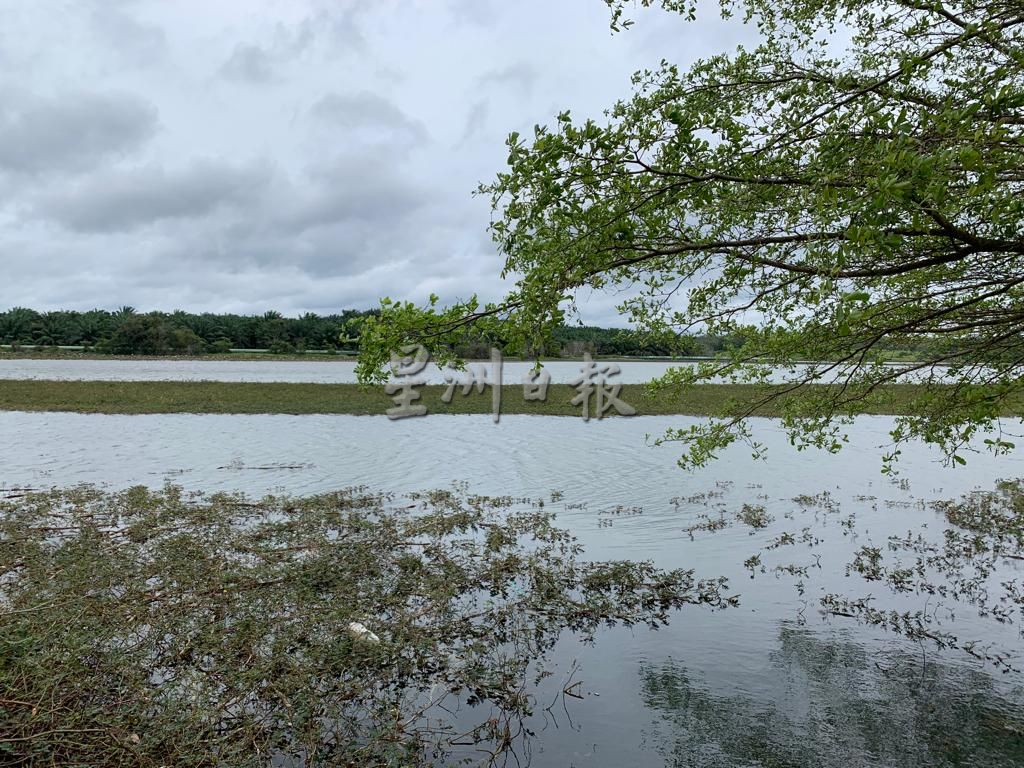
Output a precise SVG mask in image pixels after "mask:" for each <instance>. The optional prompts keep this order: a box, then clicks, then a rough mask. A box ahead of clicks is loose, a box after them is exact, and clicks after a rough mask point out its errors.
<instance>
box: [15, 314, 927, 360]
mask: <svg viewBox="0 0 1024 768" xmlns="http://www.w3.org/2000/svg"><path fill="white" fill-rule="evenodd" d="M376 313H377V311H376V310H357V309H347V310H342V311H341V312H339V313H337V314H332V315H317V314H313V313H306V314H304V315H301V316H299V317H284V316H283V315H282V314H281V313H280V312H273V311H271V312H265V313H263V314H262V315H233V314H211V313H202V314H192V313H189V312H182V311H177V312H146V313H141V312H138V311H136V310H135V309H134V308H133V307H127V306H126V307H121V308H120V309H117V310H115V311H112V312H111V311H108V310H104V309H93V310H89V311H87V312H74V311H56V312H36V311H34V310H32V309H26V308H24V307H15V308H14V309H11V310H8V311H6V312H0V344H5V345H13V346H14V347H16V348H17V347H23V348H29V347H35V348H39V347H42V348H52V347H84V348H85V349H86V350H87V351H89V352H97V353H103V354H113V355H202V354H218V353H227V352H229V351H231V350H233V349H235V350H237V349H245V350H267V351H269V352H272V353H275V354H302V353H304V352H306V351H313V350H316V351H321V352H328V353H331V352H346V351H347V352H354V351H355V350H356V349H358V347H359V334H360V329H361V327H362V325H363V323H364V322H365V321H366V318H367V317H370V316H371V315H375V314H376ZM756 333H758V331H757V329H755V328H748V329H746V330H743V329H740V330H738V331H737V332H735V333H733V334H731V335H728V336H721V335H717V336H713V335H696V336H672V337H662V338H652V337H651V336H649V335H641V334H638V333H636V332H634V331H630V330H627V329H621V328H597V327H593V326H562V327H560V328H558V329H556V330H555V332H554V334H553V336H554V338H553V344H552V345H551V346H550V347H548V346H546V347H545V349H544V356H545V357H573V358H578V357H580V356H581V355H582V354H583V353H584V352H590V353H592V354H596V355H605V356H693V357H704V356H713V355H716V354H718V353H720V352H723V351H725V350H727V349H729V348H732V347H738V346H742V344H743V343H744V341H745V339H746V337H747V336H748V335H750V334H756ZM931 343H934V342H932V341H929V340H909V339H908V340H904V341H900V342H898V343H889V344H886V347H885V348H886V349H887V350H890V351H893V352H899V353H901V354H904V355H911V356H912V355H913V354H914V353H915V352H917V351H920V350H919V347H920V346H921V345H928V344H931ZM498 346H499V347H501V346H503V345H502V344H501V343H500V341H499V342H498ZM455 351H456V352H457V353H458V354H459V355H461V356H462V357H466V358H486V357H487V356H488V354H489V353H490V341H489V340H485V339H483V338H481V337H479V336H477V335H476V334H474V332H473V330H471V329H467V333H466V335H465V338H464V340H463V341H462V342H461V343H460V344H459V345H458V346H457V347H456V350H455Z"/></svg>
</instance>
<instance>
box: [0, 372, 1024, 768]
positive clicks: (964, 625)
mask: <svg viewBox="0 0 1024 768" xmlns="http://www.w3.org/2000/svg"><path fill="white" fill-rule="evenodd" d="M104 364H105V365H107V363H104ZM131 365H135V364H131ZM203 365H205V364H203ZM231 365H236V366H237V365H245V364H236V363H232V364H231ZM257 365H262V367H263V368H267V367H272V366H268V365H267V364H257ZM277 365H285V366H293V365H305V364H292V363H280V364H277ZM333 365H335V364H334V363H329V364H324V367H328V368H329V367H331V366H333ZM135 371H136V374H137V371H138V368H135ZM0 375H3V374H2V373H0ZM135 378H139V376H138V375H136V376H135ZM692 423H694V419H690V418H686V417H636V418H632V419H610V420H604V421H601V422H598V421H594V420H592V421H590V422H586V423H585V422H584V421H583V420H582V419H574V418H546V417H531V416H504V417H503V418H502V419H501V422H500V423H498V424H494V423H493V422H492V421H491V418H490V417H489V416H486V415H484V416H428V417H425V418H421V419H406V420H399V421H394V422H392V421H389V420H388V419H386V418H383V417H357V416H220V415H186V414H181V415H145V416H109V415H82V414H69V413H35V414H24V413H0V435H2V436H3V440H2V441H0V487H6V488H14V487H33V488H41V487H50V486H69V485H74V484H77V483H96V484H99V485H106V486H108V487H110V488H124V487H128V486H131V485H136V484H144V485H148V486H154V487H159V486H161V485H163V484H164V483H165V482H171V483H175V484H178V485H182V486H184V487H185V488H189V489H201V490H205V491H217V490H241V491H245V492H246V493H248V494H250V495H257V496H258V495H261V494H264V493H269V492H273V493H289V494H310V493H316V492H320V491H327V490H333V489H338V488H342V487H347V486H352V485H368V486H371V487H374V488H380V489H384V490H389V491H395V492H407V491H415V490H426V489H433V488H443V487H448V486H450V485H451V483H453V482H462V481H465V482H467V483H468V484H469V488H470V490H471V491H472V492H474V493H483V494H494V495H502V496H505V495H511V496H528V497H533V498H545V499H546V500H547V505H546V506H547V508H548V509H550V510H552V511H555V512H556V513H557V521H558V523H559V524H560V525H561V526H562V527H565V528H568V529H569V530H571V531H572V532H573V533H574V534H575V535H576V536H577V537H578V538H579V540H580V541H581V543H582V544H583V545H584V546H585V548H586V553H587V556H588V557H591V558H594V559H608V558H632V559H644V560H652V561H654V562H655V564H656V565H658V566H661V567H671V568H677V567H682V568H692V569H695V571H696V573H697V575H698V576H701V577H714V576H719V575H726V576H728V577H729V578H730V586H731V588H730V593H731V594H738V595H739V596H740V599H741V604H740V607H739V608H735V609H728V610H725V611H721V612H711V611H709V610H707V609H704V608H688V609H685V610H683V611H681V612H679V613H677V614H675V615H674V617H673V620H672V623H671V625H670V626H669V627H668V628H664V629H661V630H659V631H651V630H648V629H646V628H633V629H622V628H619V629H611V630H606V631H602V632H601V633H599V635H598V637H597V642H596V643H595V644H594V645H592V646H591V645H584V644H581V643H580V642H579V641H578V640H576V639H575V638H573V637H566V638H565V639H564V640H563V641H562V642H561V643H560V644H559V645H558V647H557V648H556V649H555V652H554V656H553V660H554V662H555V663H556V675H555V676H554V677H553V678H552V679H550V680H549V681H548V683H547V684H546V687H544V688H543V689H542V690H541V691H540V692H539V694H538V696H539V700H540V705H539V706H538V707H537V712H536V714H535V716H534V717H533V719H532V721H531V723H530V725H531V728H532V730H533V731H534V732H535V734H536V736H535V737H534V738H532V739H530V740H529V741H528V742H526V743H524V744H522V745H520V747H519V749H520V750H521V752H520V755H519V757H520V759H522V760H523V761H524V763H525V760H526V759H527V758H529V759H532V764H533V765H536V766H595V767H596V768H621V767H628V766H722V767H723V768H724V767H725V766H730V767H731V766H764V767H765V768H768V767H769V766H793V767H794V768H804V767H806V768H812V767H817V766H843V767H844V768H846V767H848V766H898V767H900V768H902V767H903V766H991V767H993V768H1001V767H1002V766H1006V767H1009V766H1019V765H1024V687H1022V686H1024V678H1022V676H1021V673H1016V672H1012V673H1007V674H1003V673H1000V672H999V671H997V670H995V669H994V668H993V667H991V666H987V665H986V663H984V662H982V661H979V660H977V659H974V658H972V657H970V656H968V655H967V654H965V653H963V652H960V651H944V652H940V651H938V650H937V649H936V648H935V647H933V646H931V645H928V644H920V643H916V642H910V641H907V640H905V639H902V638H900V637H898V636H895V635H892V634H887V633H886V632H885V631H883V630H881V629H878V628H873V627H866V626H862V625H861V624H859V623H857V622H856V621H855V620H853V619H846V618H840V617H835V618H830V619H825V618H824V617H823V616H822V615H821V614H820V612H819V609H818V598H819V597H820V596H821V595H822V594H824V593H826V592H840V593H843V594H847V595H850V596H858V597H859V596H864V595H867V594H869V593H870V594H874V595H875V597H877V599H878V602H879V605H878V607H882V608H896V609H899V610H911V611H914V610H921V609H925V608H927V609H929V610H931V611H933V612H934V614H935V616H936V620H937V621H939V622H940V623H939V624H938V625H937V627H938V628H940V629H943V630H950V631H954V632H955V634H958V635H959V636H961V637H963V638H965V639H967V638H978V639H981V640H984V641H985V642H986V643H990V644H992V645H993V646H995V647H998V648H1001V649H1003V650H1008V651H1010V652H1011V656H1012V660H1013V661H1014V666H1017V667H1024V658H1021V657H1022V655H1024V653H1022V651H1024V643H1022V640H1021V636H1020V634H1019V631H1018V627H1017V625H1005V626H1000V625H994V624H992V623H991V622H990V621H987V620H984V619H981V618H979V617H977V616H976V615H973V614H972V611H971V610H970V609H968V608H960V609H959V610H958V611H957V612H956V616H955V619H954V618H952V617H950V616H949V614H948V612H946V611H945V610H944V609H943V606H941V605H940V603H941V601H937V599H936V598H935V597H934V596H931V597H929V596H925V595H916V594H910V595H902V596H900V597H899V598H896V597H894V596H892V595H890V594H889V593H888V592H887V591H886V589H885V588H884V587H883V586H880V585H878V584H867V583H866V582H864V581H862V580H861V579H860V578H859V577H857V576H848V575H847V571H846V568H845V565H846V563H847V562H848V561H849V559H850V556H851V553H852V552H853V550H854V549H855V548H856V547H858V546H860V545H862V544H866V543H873V544H875V545H879V546H882V547H884V546H885V543H886V539H887V537H888V536H889V535H893V534H905V533H906V532H907V531H910V530H912V531H915V532H917V531H924V532H926V533H928V534H929V535H936V536H939V535H941V530H942V528H943V527H944V525H945V523H944V520H943V518H942V517H941V516H940V515H939V514H938V513H937V512H935V511H934V510H933V509H932V508H931V506H930V502H931V501H933V500H936V499H944V498H955V497H957V496H959V495H960V494H962V493H965V492H968V491H970V490H972V489H975V488H981V489H990V488H991V487H992V486H993V484H994V482H995V481H996V480H997V479H998V478H1003V477H1016V476H1021V475H1024V471H1022V470H1024V465H1022V461H1021V457H1020V456H1013V455H1011V456H1008V457H999V458H996V457H992V456H989V455H987V454H982V455H977V456H969V463H968V465H967V466H966V467H959V468H956V469H951V468H947V467H945V466H943V465H942V463H941V462H940V461H939V459H940V457H939V456H938V454H937V453H935V452H934V451H931V450H929V449H927V448H926V447H924V446H921V445H913V446H909V447H907V448H905V449H904V451H903V456H902V460H901V462H900V465H899V466H900V470H901V475H900V477H898V478H896V479H895V480H893V479H889V478H887V477H885V476H883V475H882V474H881V473H880V468H881V460H880V457H881V455H882V450H881V449H880V446H883V445H884V444H885V443H886V441H887V439H888V432H889V430H890V429H891V428H892V419H891V418H888V417H866V418H860V419H858V420H857V421H856V422H855V423H854V424H853V426H852V427H851V432H850V444H849V445H848V446H847V447H845V448H844V449H843V451H842V452H841V453H840V454H838V455H836V456H831V455H827V454H820V453H807V452H804V453H798V452H796V451H794V450H793V449H792V448H790V447H789V446H788V445H787V442H786V439H785V436H784V435H783V434H782V432H781V430H780V429H779V428H778V425H777V423H776V422H774V421H771V420H756V421H755V423H754V429H755V437H756V438H757V439H758V440H760V441H761V442H764V443H765V444H767V446H768V459H767V461H756V460H753V459H752V458H751V457H750V455H749V452H748V451H747V450H745V449H744V448H743V446H739V445H737V446H733V447H731V448H729V449H728V450H726V451H723V452H722V455H721V456H720V458H719V460H718V461H717V462H716V463H714V464H713V465H712V466H710V467H708V468H707V469H704V470H701V471H699V472H696V473H686V472H683V471H682V470H680V469H679V468H678V467H677V466H676V459H677V457H678V454H679V452H680V451H679V447H678V446H674V445H672V444H666V445H662V446H659V447H652V446H650V445H649V444H648V443H647V440H646V437H647V436H648V435H650V436H652V437H653V436H657V435H660V434H662V433H663V432H664V430H665V429H666V428H668V427H685V426H687V425H689V424H692ZM554 491H559V492H561V494H562V496H561V497H558V496H555V497H554V499H555V500H552V499H553V497H552V492H554ZM745 503H747V504H756V505H760V506H763V507H764V508H765V511H766V512H767V514H768V515H770V516H771V517H772V518H773V519H774V522H772V523H771V524H770V525H769V526H768V527H767V528H764V529H763V530H755V529H753V528H750V527H747V526H744V525H741V524H740V525H736V526H732V527H729V528H725V529H724V530H720V531H717V532H708V531H702V530H695V531H693V532H692V533H691V532H690V531H688V530H687V529H690V528H692V527H694V526H700V524H701V523H702V521H705V520H708V519H715V518H716V517H717V516H720V515H722V514H724V515H725V516H726V517H727V518H728V519H732V518H733V517H734V516H735V512H736V511H738V510H739V509H740V508H741V506H742V505H743V504H745ZM851 516H853V517H852V518H851ZM851 520H852V521H853V522H852V523H848V522H847V521H851ZM805 527H806V528H808V529H809V530H811V531H812V532H813V534H814V536H815V537H816V538H820V539H821V543H820V544H819V545H818V546H817V547H816V548H815V549H813V550H811V549H809V548H807V547H806V546H793V547H784V548H780V549H779V550H775V551H772V552H770V553H766V555H765V562H766V565H768V566H769V569H768V573H766V574H760V573H759V574H757V576H756V578H753V579H751V577H750V573H749V571H748V570H747V569H745V568H744V567H743V561H744V560H745V559H746V558H747V557H749V556H750V555H752V554H755V553H756V552H758V551H759V550H760V548H761V547H762V546H763V545H764V544H766V543H767V542H768V541H769V540H770V539H772V538H774V537H776V536H778V534H779V533H780V532H782V531H793V532H799V531H801V529H803V528H805ZM783 550H785V551H783ZM787 563H792V564H796V565H808V566H812V567H811V568H810V570H809V576H808V577H807V578H806V579H804V580H803V583H802V584H798V582H800V579H799V578H798V577H792V576H788V575H779V576H776V575H775V574H774V573H772V572H771V567H772V566H774V565H781V564H787ZM818 564H820V566H821V567H820V568H819V567H817V565H818ZM1021 565H1022V564H1021V563H1010V564H1008V565H1007V567H1006V573H1005V576H1006V577H1007V578H1018V579H1020V578H1022V577H1024V568H1021V567H1020V566H1021ZM798 587H799V588H798ZM801 589H802V593H801V591H800V590H801ZM570 682H580V683H581V685H580V687H579V688H578V689H574V690H578V691H579V693H580V695H582V697H583V698H582V699H579V700H577V699H571V698H570V699H566V700H565V702H564V703H565V707H564V708H563V706H562V703H561V702H559V704H558V706H556V707H552V708H551V709H550V710H546V709H545V708H546V707H547V704H548V703H549V702H550V701H552V700H553V699H556V698H557V695H558V692H559V691H560V690H561V687H563V686H565V685H567V684H569V683H570Z"/></svg>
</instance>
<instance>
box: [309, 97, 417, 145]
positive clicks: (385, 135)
mask: <svg viewBox="0 0 1024 768" xmlns="http://www.w3.org/2000/svg"><path fill="white" fill-rule="evenodd" d="M310 114H311V115H312V116H313V117H314V118H316V119H318V120H322V121H325V122H328V123H330V124H331V125H332V126H336V127H338V128H344V129H348V130H349V131H352V132H357V133H361V136H358V137H353V138H362V139H365V140H367V141H368V142H374V141H380V140H389V139H390V140H397V141H402V142H411V143H415V144H419V143H422V142H424V141H426V139H427V136H428V134H427V129H426V127H425V126H424V125H423V124H422V123H421V122H419V121H418V120H414V119H412V118H410V117H409V116H408V115H406V114H405V112H403V111H402V110H401V109H399V108H398V107H396V106H395V105H394V104H393V103H392V102H390V101H388V100H387V99H385V98H383V97H381V96H378V95H377V94H375V93H370V92H369V91H360V92H358V93H350V94H340V93H330V94H327V95H326V96H324V97H323V98H321V99H320V100H319V101H317V102H316V103H315V104H314V105H313V106H312V107H311V108H310Z"/></svg>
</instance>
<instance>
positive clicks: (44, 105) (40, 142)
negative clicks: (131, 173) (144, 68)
mask: <svg viewBox="0 0 1024 768" xmlns="http://www.w3.org/2000/svg"><path fill="white" fill-rule="evenodd" d="M3 101H4V102H6V103H5V104H2V105H0V171H3V170H7V171H13V172H19V173H44V172H51V171H53V172H75V171H84V170H89V169H90V168H93V167H95V166H97V165H98V164H100V163H101V162H103V161H104V160H107V159H109V158H111V157H115V156H119V155H125V154H128V153H130V152H132V151H133V150H136V149H138V148H140V147H141V146H142V145H143V144H145V142H146V141H147V140H148V139H149V138H150V137H152V136H153V135H154V134H155V133H156V129H157V112H156V110H155V109H154V108H153V107H152V106H151V105H150V104H149V103H148V102H146V101H143V100H142V99H140V98H138V97H137V96H132V95H129V94H89V93H78V94H66V95H62V96H60V97H53V98H50V99H29V100H28V101H27V102H26V103H23V104H19V103H18V99H17V98H13V99H12V98H5V99H4V100H3ZM0 103H2V102H0Z"/></svg>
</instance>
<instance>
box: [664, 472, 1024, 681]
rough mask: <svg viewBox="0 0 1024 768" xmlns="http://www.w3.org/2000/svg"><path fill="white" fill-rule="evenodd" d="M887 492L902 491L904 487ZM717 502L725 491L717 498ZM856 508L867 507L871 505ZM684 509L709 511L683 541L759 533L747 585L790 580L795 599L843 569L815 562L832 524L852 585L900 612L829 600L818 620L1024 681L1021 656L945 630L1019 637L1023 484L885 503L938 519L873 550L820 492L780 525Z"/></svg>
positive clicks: (796, 504)
mask: <svg viewBox="0 0 1024 768" xmlns="http://www.w3.org/2000/svg"><path fill="white" fill-rule="evenodd" d="M892 482H893V483H894V484H895V485H898V486H900V487H901V488H904V489H906V488H907V487H908V486H907V484H906V480H905V479H903V480H899V481H896V480H893V481H892ZM720 495H721V496H724V495H725V491H724V490H723V491H719V492H718V493H716V494H715V497H716V498H717V497H718V496H720ZM758 498H762V497H760V496H759V497H758ZM764 498H766V497H764ZM860 500H861V501H863V502H865V503H866V502H868V501H872V502H873V501H875V498H874V497H861V499H860ZM684 502H685V504H686V506H692V507H694V508H696V509H698V510H699V509H701V507H707V508H708V509H707V510H706V511H698V512H697V514H696V515H695V517H694V522H693V523H692V524H691V525H690V526H689V527H687V528H684V532H685V533H688V534H689V537H690V538H691V539H694V538H695V536H696V534H702V535H704V534H715V533H717V532H719V531H722V530H725V529H728V528H731V527H733V526H735V525H736V524H737V523H741V524H743V526H745V527H747V528H749V529H750V530H749V533H750V534H751V535H755V534H757V533H760V532H761V531H764V536H763V537H761V539H759V546H758V549H757V551H756V552H754V553H753V554H752V555H750V557H748V558H747V559H746V561H745V562H744V563H743V565H744V567H745V568H746V569H747V570H748V572H749V574H750V577H751V578H756V577H757V576H758V575H772V576H775V577H779V578H781V577H787V578H790V579H792V581H793V584H794V586H795V587H796V590H797V592H798V594H799V595H800V596H805V595H806V594H807V592H808V590H809V587H810V584H811V582H813V581H814V577H815V574H816V573H818V572H820V571H822V570H823V569H825V568H829V567H831V568H833V569H834V568H840V569H842V568H843V567H844V566H843V564H842V563H835V562H833V563H827V562H823V560H824V559H825V555H826V552H827V551H828V550H827V549H825V548H824V547H823V546H822V545H823V544H825V543H826V542H825V539H826V536H827V530H828V528H829V526H828V524H827V520H828V518H833V519H834V521H835V522H838V531H839V532H840V534H841V536H843V537H844V538H846V539H848V540H849V541H850V543H851V544H856V546H855V547H854V548H853V549H852V551H851V552H850V557H849V561H848V562H847V563H845V571H846V575H847V576H857V577H859V580H862V581H863V583H864V584H865V585H867V586H868V587H869V588H871V589H872V590H875V589H877V588H878V587H881V588H883V589H884V590H885V591H886V592H888V593H889V594H890V596H892V597H894V598H895V603H894V604H897V605H900V607H899V608H894V607H892V605H891V604H890V603H891V602H892V601H887V600H886V599H885V597H884V595H879V594H877V593H872V594H867V595H862V594H838V593H837V592H835V591H828V592H822V593H820V594H819V596H818V599H817V608H818V609H819V611H820V612H821V613H822V614H824V615H826V616H830V617H834V618H839V619H855V620H857V621H859V622H861V623H863V624H866V625H869V626H875V627H879V628H881V629H884V630H887V631H891V632H893V633H895V634H897V635H901V636H903V637H906V638H909V639H911V640H914V641H918V642H922V643H927V644H929V645H931V646H933V647H935V648H938V649H951V650H956V651H961V652H964V653H966V654H968V655H970V656H972V657H974V658H976V659H978V660H982V661H985V662H986V663H990V664H992V665H994V666H995V667H997V668H998V669H1000V670H1001V671H1003V672H1021V671H1024V657H1022V656H1021V653H1020V650H1019V648H1017V647H1005V646H1002V645H1000V642H1001V641H994V640H993V639H992V638H991V637H963V636H960V635H959V634H957V633H956V632H955V631H954V627H953V622H954V619H955V616H956V614H957V612H958V611H959V610H962V609H964V608H967V609H969V610H971V611H972V612H974V613H976V614H977V616H978V617H980V618H982V619H985V620H987V621H991V622H992V624H993V625H1005V626H1016V627H1017V632H1016V633H1014V634H1016V635H1017V637H1018V639H1019V638H1020V637H1021V636H1024V579H1022V578H1021V574H1020V572H1019V569H1017V568H1015V567H1014V566H1015V565H1017V564H1019V563H1021V562H1024V480H1022V479H1015V480H1003V481H1000V482H999V483H998V484H997V486H996V488H995V489H993V490H991V491H975V492H973V493H970V494H968V495H966V496H964V497H963V498H961V499H959V500H945V501H937V502H931V503H928V504H926V503H925V502H924V501H923V500H918V501H917V502H916V503H914V502H911V501H904V502H901V503H895V502H890V505H891V506H893V507H898V506H914V507H916V508H917V510H918V511H919V512H922V513H923V512H924V510H925V509H927V508H929V507H930V508H931V509H932V510H933V511H934V512H935V513H937V514H938V515H939V516H940V524H939V526H937V529H936V530H934V531H933V530H932V529H931V527H930V526H929V525H928V521H927V520H921V519H917V520H914V521H913V522H911V523H910V524H911V525H913V527H912V528H911V529H910V530H908V531H907V532H906V533H905V534H899V535H890V536H888V537H886V539H885V540H884V541H882V542H881V543H877V542H874V541H873V540H872V539H871V537H870V536H869V535H867V531H864V530H861V526H859V525H858V522H857V515H856V513H849V514H845V515H844V514H841V510H840V508H839V504H838V502H836V501H835V500H834V499H833V498H832V496H831V494H829V493H828V492H824V493H821V494H818V495H816V496H808V495H803V496H798V497H796V498H794V499H792V500H791V504H792V506H791V507H790V509H789V510H788V511H786V512H785V514H784V515H782V516H781V517H782V519H779V520H777V519H776V518H775V517H774V516H773V515H771V514H769V513H768V512H767V510H766V508H765V507H764V506H762V505H760V504H750V503H742V506H741V507H740V509H739V510H738V511H737V512H736V513H735V514H733V515H731V516H730V515H728V514H727V510H728V507H729V504H728V502H727V501H716V502H715V503H714V504H713V505H712V504H711V503H710V498H709V496H708V495H707V494H701V495H697V496H695V497H692V498H689V499H676V500H675V503H676V506H677V507H680V506H681V505H683V504H684ZM812 516H813V518H814V521H815V522H814V524H813V525H812V524H806V523H807V520H806V518H807V517H812ZM797 526H799V528H798V527H797ZM862 534H864V541H863V543H862V541H861V535H862ZM851 589H852V590H854V591H855V590H856V588H851ZM899 596H910V597H913V596H916V597H918V598H920V599H921V600H920V602H921V603H923V606H922V607H917V608H911V607H909V606H910V605H912V604H913V602H914V601H911V602H907V601H902V603H901V601H900V597H899ZM1016 645H1019V643H1015V644H1014V646H1016Z"/></svg>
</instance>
